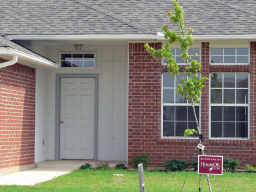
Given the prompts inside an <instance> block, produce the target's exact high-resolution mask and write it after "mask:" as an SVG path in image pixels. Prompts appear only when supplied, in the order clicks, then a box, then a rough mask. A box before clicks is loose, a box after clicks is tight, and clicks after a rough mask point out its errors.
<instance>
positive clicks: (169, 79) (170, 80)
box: [163, 72, 174, 87]
mask: <svg viewBox="0 0 256 192" xmlns="http://www.w3.org/2000/svg"><path fill="white" fill-rule="evenodd" d="M163 84H164V87H174V76H173V75H171V74H170V73H169V72H165V73H164V74H163Z"/></svg>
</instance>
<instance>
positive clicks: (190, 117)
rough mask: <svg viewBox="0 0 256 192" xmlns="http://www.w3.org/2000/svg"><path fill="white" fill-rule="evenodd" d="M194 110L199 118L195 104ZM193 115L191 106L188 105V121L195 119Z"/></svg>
mask: <svg viewBox="0 0 256 192" xmlns="http://www.w3.org/2000/svg"><path fill="white" fill-rule="evenodd" d="M195 111H196V117H197V119H199V107H198V106H195ZM195 120H196V119H195V116H194V111H193V107H191V106H189V107H188V121H195Z"/></svg>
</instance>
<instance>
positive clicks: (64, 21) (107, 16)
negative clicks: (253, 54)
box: [0, 0, 256, 35]
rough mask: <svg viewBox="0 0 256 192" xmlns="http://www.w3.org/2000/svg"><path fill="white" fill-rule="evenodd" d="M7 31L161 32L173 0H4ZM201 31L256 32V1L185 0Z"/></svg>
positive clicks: (0, 11) (2, 25)
mask: <svg viewBox="0 0 256 192" xmlns="http://www.w3.org/2000/svg"><path fill="white" fill-rule="evenodd" d="M0 2H1V7H0V17H1V21H0V34H2V35H84V34H155V33H157V32H160V31H161V27H162V25H164V24H166V23H169V21H168V18H167V16H166V13H167V11H169V10H170V9H172V0H158V1H155V0H129V1H128V0H96V1H95V0H62V1H59V0H8V1H4V0H0ZM181 4H182V6H183V8H184V11H185V20H186V22H187V23H188V24H189V25H190V26H191V27H192V28H193V29H194V34H195V35H227V34H228V35H241V34H242V35H243V34H255V31H256V13H255V11H254V10H255V9H256V1H255V0H243V1H240V0H222V1H221V0H181Z"/></svg>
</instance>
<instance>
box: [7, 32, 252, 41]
mask: <svg viewBox="0 0 256 192" xmlns="http://www.w3.org/2000/svg"><path fill="white" fill-rule="evenodd" d="M193 37H194V39H195V40H255V39H256V34H248V35H193ZM6 38H7V39H9V40H128V41H129V40H135V41H136V40H138V41H143V40H145V41H146V40H159V41H162V40H165V39H164V35H163V33H162V32H158V33H157V34H155V35H153V34H121V35H118V34H117V35H115V34H91V35H8V36H6Z"/></svg>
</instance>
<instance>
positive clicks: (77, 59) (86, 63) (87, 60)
mask: <svg viewBox="0 0 256 192" xmlns="http://www.w3.org/2000/svg"><path fill="white" fill-rule="evenodd" d="M94 66H95V54H80V53H74V54H61V67H89V68H93V67H94Z"/></svg>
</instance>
